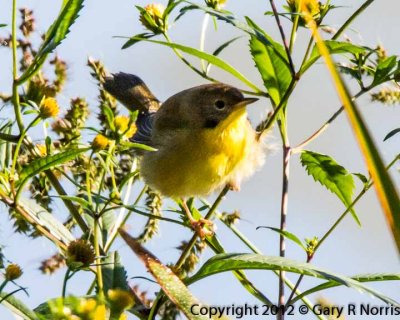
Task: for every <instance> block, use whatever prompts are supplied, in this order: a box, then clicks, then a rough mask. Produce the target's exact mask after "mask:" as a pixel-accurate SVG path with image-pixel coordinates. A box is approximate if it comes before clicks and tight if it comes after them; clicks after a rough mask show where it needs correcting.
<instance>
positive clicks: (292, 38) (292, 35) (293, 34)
mask: <svg viewBox="0 0 400 320" xmlns="http://www.w3.org/2000/svg"><path fill="white" fill-rule="evenodd" d="M301 2H302V0H300V1H299V2H298V4H297V6H296V15H295V16H294V21H293V25H292V32H291V33H290V41H289V52H290V53H292V51H293V45H294V42H295V40H296V34H297V28H298V26H299V19H300V14H299V8H301Z"/></svg>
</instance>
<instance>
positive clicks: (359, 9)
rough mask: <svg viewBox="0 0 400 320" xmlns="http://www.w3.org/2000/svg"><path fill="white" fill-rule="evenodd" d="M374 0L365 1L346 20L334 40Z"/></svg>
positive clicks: (333, 38)
mask: <svg viewBox="0 0 400 320" xmlns="http://www.w3.org/2000/svg"><path fill="white" fill-rule="evenodd" d="M372 2H374V0H367V1H365V2H364V3H363V4H362V5H361V6H360V7H359V8H358V9H357V10H356V11H355V12H354V13H353V14H352V15H351V16H350V17H349V18H348V19H347V20H346V22H345V23H344V24H343V25H342V26H341V27H340V28H339V30H338V31H337V32H336V33H335V34H334V35H333V37H332V40H336V39H337V38H339V37H340V36H341V35H342V33H343V32H344V31H345V30H346V29H347V28H348V27H349V25H350V24H351V23H352V22H353V21H354V20H355V19H356V18H357V17H358V16H359V15H360V14H361V13H362V12H363V11H364V10H365V9H367V8H368V7H369V6H370V5H371V4H372Z"/></svg>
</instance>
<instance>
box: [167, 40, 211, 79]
mask: <svg viewBox="0 0 400 320" xmlns="http://www.w3.org/2000/svg"><path fill="white" fill-rule="evenodd" d="M164 37H165V39H166V40H167V42H168V43H172V41H171V39H170V37H169V36H168V34H167V33H164ZM172 50H173V51H174V52H175V54H176V55H177V57H178V58H179V59H181V61H182V62H183V63H184V64H186V65H187V66H188V67H189V68H190V69H192V70H193V71H194V72H195V73H197V74H198V75H199V76H200V77H202V78H204V79H206V80H209V81H211V82H218V81H217V80H216V79H214V78H212V77H210V76H208V75H207V74H205V73H204V72H202V71H201V70H199V69H197V68H196V67H195V66H193V65H192V64H191V63H190V62H189V61H188V60H186V59H185V58H184V57H183V55H182V54H181V53H180V52H179V51H178V50H177V49H176V48H172Z"/></svg>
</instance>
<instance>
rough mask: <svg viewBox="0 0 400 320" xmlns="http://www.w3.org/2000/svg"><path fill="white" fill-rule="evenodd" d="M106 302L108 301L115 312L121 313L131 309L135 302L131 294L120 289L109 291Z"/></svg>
mask: <svg viewBox="0 0 400 320" xmlns="http://www.w3.org/2000/svg"><path fill="white" fill-rule="evenodd" d="M107 296H108V300H109V301H110V304H111V308H113V309H114V310H116V311H117V312H122V311H124V310H126V309H129V308H130V307H132V306H133V305H134V303H135V300H134V299H133V297H132V294H131V293H130V292H128V291H125V290H121V289H110V290H108V292H107Z"/></svg>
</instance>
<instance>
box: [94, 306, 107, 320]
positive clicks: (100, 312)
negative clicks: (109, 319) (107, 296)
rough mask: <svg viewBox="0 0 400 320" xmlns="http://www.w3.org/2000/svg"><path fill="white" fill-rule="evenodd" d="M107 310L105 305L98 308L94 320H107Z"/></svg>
mask: <svg viewBox="0 0 400 320" xmlns="http://www.w3.org/2000/svg"><path fill="white" fill-rule="evenodd" d="M106 314H107V309H106V306H105V305H104V304H102V305H99V306H97V308H96V311H95V313H94V317H93V320H104V319H106Z"/></svg>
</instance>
